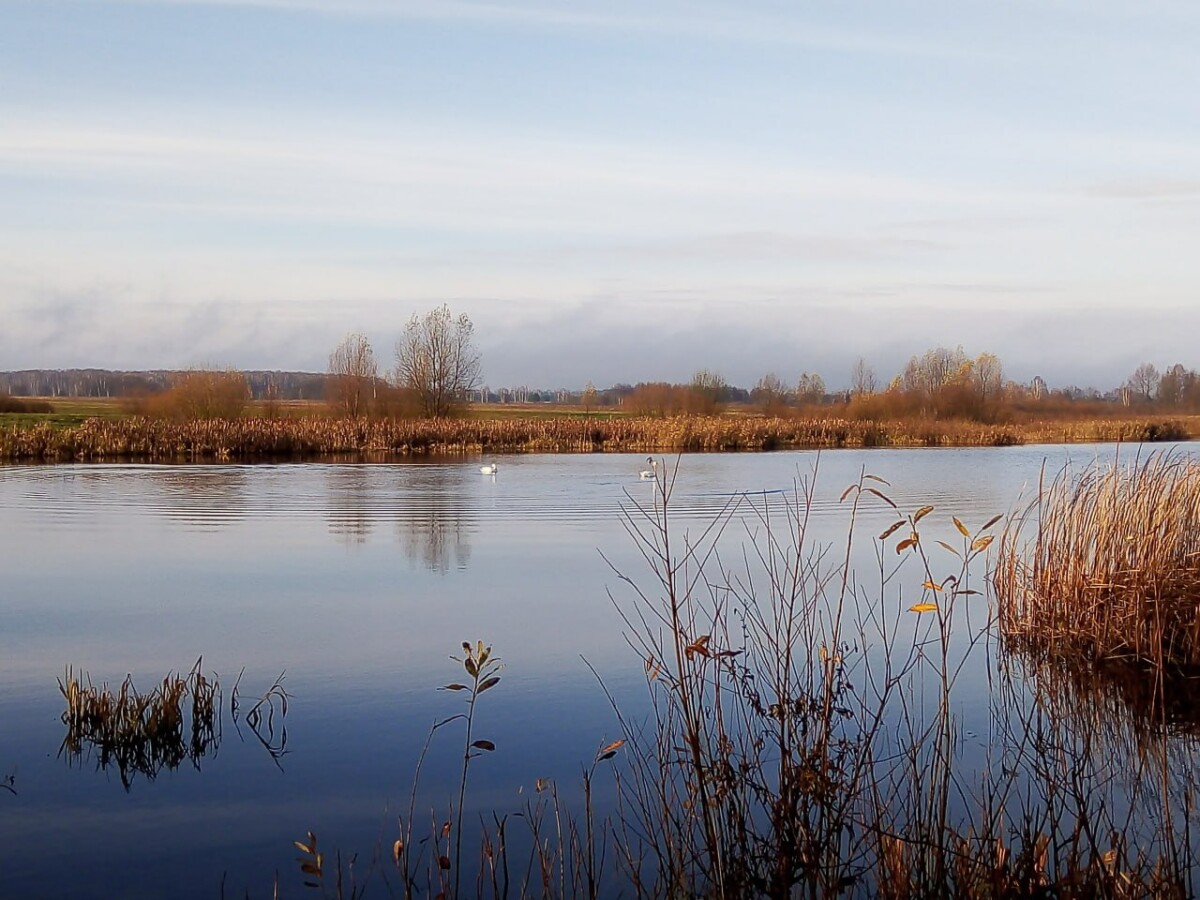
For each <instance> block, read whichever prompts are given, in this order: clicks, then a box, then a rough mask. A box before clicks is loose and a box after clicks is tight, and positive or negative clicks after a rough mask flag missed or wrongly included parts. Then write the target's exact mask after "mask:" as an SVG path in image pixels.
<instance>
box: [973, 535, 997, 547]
mask: <svg viewBox="0 0 1200 900" xmlns="http://www.w3.org/2000/svg"><path fill="white" fill-rule="evenodd" d="M993 540H995V538H993V537H992V535H990V534H988V535H984V536H983V537H981V538H978V539H977V540H974V541H972V542H971V549H972V550H986V549H987V548H988V545H989V544H991V542H992V541H993Z"/></svg>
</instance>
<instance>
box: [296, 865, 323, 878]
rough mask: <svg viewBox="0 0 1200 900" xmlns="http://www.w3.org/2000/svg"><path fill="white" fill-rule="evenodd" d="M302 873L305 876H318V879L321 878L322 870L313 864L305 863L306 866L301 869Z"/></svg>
mask: <svg viewBox="0 0 1200 900" xmlns="http://www.w3.org/2000/svg"><path fill="white" fill-rule="evenodd" d="M300 871H301V872H303V873H304V874H305V875H316V876H317V877H318V878H320V877H321V870H320V869H318V868H317V867H316V866H314V865H313V864H312V863H304V865H302V866H301V867H300Z"/></svg>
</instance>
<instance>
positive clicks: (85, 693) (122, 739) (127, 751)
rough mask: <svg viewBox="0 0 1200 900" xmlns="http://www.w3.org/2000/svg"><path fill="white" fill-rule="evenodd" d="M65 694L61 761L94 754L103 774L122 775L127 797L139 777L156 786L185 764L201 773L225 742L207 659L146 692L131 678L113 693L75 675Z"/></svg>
mask: <svg viewBox="0 0 1200 900" xmlns="http://www.w3.org/2000/svg"><path fill="white" fill-rule="evenodd" d="M58 689H59V691H60V692H61V693H62V695H63V699H64V700H66V703H67V708H66V710H65V711H64V712H63V715H62V720H63V723H64V724H65V725H66V726H67V734H66V737H65V738H64V739H63V743H62V747H61V748H60V750H59V753H60V755H62V756H64V757H65V758H66V760H67V761H68V763H71V764H74V763H77V762H80V761H82V759H83V756H84V755H85V753H86V752H87V751H88V750H92V751H94V752H95V754H96V765H97V768H100V769H107V768H109V767H110V766H111V767H113V768H115V769H116V770H117V772H118V774H119V775H120V778H121V783H122V784H123V785H124V786H125V789H126V790H128V789H129V788H130V787H131V786H132V785H133V779H134V777H135V776H136V775H139V774H140V775H142V776H143V777H144V778H146V779H147V780H150V781H153V780H154V778H155V777H156V776H157V775H158V773H159V772H160V771H162V770H163V769H176V768H178V767H179V766H180V764H182V763H184V762H191V763H192V765H194V766H196V767H197V768H199V766H200V760H201V759H203V758H204V756H205V755H207V754H209V753H210V752H215V751H216V748H217V746H218V745H219V743H220V723H221V719H220V687H219V686H218V684H217V681H216V680H215V678H209V677H207V676H205V675H204V673H203V672H202V671H201V670H200V660H197V661H196V665H195V666H194V667H193V668H192V670H191V672H189V673H188V675H187V676H186V677H184V676H182V675H179V674H176V673H171V674H169V675H167V676H166V677H165V678H164V679H163V680H162V682H161V683H160V684H159V685H158V686H157V687H156V688H154V690H152V691H149V692H147V693H141V692H140V691H138V689H137V688H136V687H135V686H134V684H133V679H132V677H129V676H126V678H125V680H124V681H123V682H121V685H120V686H119V687H118V688H117V689H116V690H115V691H114V690H111V689H110V688H109V686H108V685H107V684H102V685H100V686H99V687H96V686H95V685H94V684H92V681H91V679H90V678H89V677H88V676H87V675H86V674H83V675H76V674H75V673H74V672H73V671H72V670H71V669H69V668H68V669H67V672H66V675H65V677H64V678H63V679H62V680H60V681H59V683H58Z"/></svg>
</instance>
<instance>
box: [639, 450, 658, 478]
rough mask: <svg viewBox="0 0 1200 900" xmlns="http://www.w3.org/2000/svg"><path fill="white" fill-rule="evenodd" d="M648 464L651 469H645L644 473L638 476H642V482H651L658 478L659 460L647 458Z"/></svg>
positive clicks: (641, 472) (651, 457)
mask: <svg viewBox="0 0 1200 900" xmlns="http://www.w3.org/2000/svg"><path fill="white" fill-rule="evenodd" d="M646 462H648V463H649V464H650V468H648V469H643V470H642V471H640V472H638V475H640V476H641V478H642V481H649V480H650V479H652V478H657V477H658V460H656V459H655V458H654V457H653V456H647V457H646Z"/></svg>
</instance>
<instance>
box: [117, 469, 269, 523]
mask: <svg viewBox="0 0 1200 900" xmlns="http://www.w3.org/2000/svg"><path fill="white" fill-rule="evenodd" d="M247 472H248V469H247V468H245V467H241V466H221V467H211V468H208V467H197V468H187V469H179V468H166V467H150V468H145V469H143V470H142V472H141V477H142V478H143V479H144V481H145V488H147V489H148V490H149V492H150V494H151V498H152V499H151V504H152V505H153V507H154V508H155V509H156V510H157V511H158V512H160V513H161V514H162V515H163V516H165V517H166V518H167V519H170V520H172V521H176V522H180V523H182V524H184V525H188V526H192V527H197V528H203V529H211V528H220V527H223V526H228V525H233V524H236V523H238V522H241V521H243V520H244V519H245V517H246V512H247V511H246V497H247V483H246V482H247V477H248V475H247Z"/></svg>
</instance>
